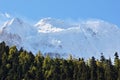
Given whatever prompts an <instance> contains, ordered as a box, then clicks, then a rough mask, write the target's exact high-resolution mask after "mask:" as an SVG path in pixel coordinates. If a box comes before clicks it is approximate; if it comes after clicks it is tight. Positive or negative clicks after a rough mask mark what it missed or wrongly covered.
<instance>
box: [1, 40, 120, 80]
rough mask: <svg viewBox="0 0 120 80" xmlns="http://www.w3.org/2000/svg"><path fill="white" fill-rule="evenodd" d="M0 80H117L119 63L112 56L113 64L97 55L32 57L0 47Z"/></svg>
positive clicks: (14, 48) (39, 55)
mask: <svg viewBox="0 0 120 80" xmlns="http://www.w3.org/2000/svg"><path fill="white" fill-rule="evenodd" d="M0 80H120V59H119V55H118V53H117V52H116V53H115V57H114V63H113V62H112V61H111V59H110V58H109V59H106V58H105V57H104V55H103V54H101V56H100V59H95V57H94V56H93V57H91V58H90V59H88V60H84V59H83V58H78V59H77V58H73V57H72V56H71V55H70V56H69V58H67V59H64V58H60V57H55V58H51V57H50V56H49V55H46V56H43V55H42V53H41V52H40V51H39V52H38V53H37V54H36V55H34V54H33V53H32V52H27V51H26V50H24V49H23V48H21V49H20V50H18V49H17V48H16V46H12V47H9V46H7V45H6V44H5V42H2V43H0Z"/></svg>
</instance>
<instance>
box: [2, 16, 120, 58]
mask: <svg viewBox="0 0 120 80" xmlns="http://www.w3.org/2000/svg"><path fill="white" fill-rule="evenodd" d="M1 27H2V29H1V31H0V41H5V42H6V43H7V44H8V45H10V46H12V45H17V47H18V48H20V47H23V48H24V49H27V50H28V51H32V52H34V53H37V52H38V51H39V50H40V51H41V52H42V53H59V54H60V55H61V56H67V55H69V54H72V55H73V56H75V57H84V58H89V57H91V56H96V57H98V56H100V53H104V55H105V56H106V57H112V56H113V54H114V53H115V52H116V51H117V52H118V53H120V45H119V44H120V29H119V28H118V27H117V26H116V25H114V24H110V23H108V22H105V21H102V20H88V21H84V22H80V23H74V24H73V23H69V22H66V21H63V20H59V19H53V18H44V19H41V20H40V21H39V22H38V23H36V24H35V25H33V26H32V25H29V24H28V23H26V22H24V21H22V20H21V19H19V18H13V19H12V20H9V21H6V22H5V23H4V24H3V25H2V26H1Z"/></svg>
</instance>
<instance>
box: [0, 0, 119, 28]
mask: <svg viewBox="0 0 120 80" xmlns="http://www.w3.org/2000/svg"><path fill="white" fill-rule="evenodd" d="M0 12H3V13H5V12H7V13H9V14H12V15H14V16H22V17H26V18H27V19H30V20H36V21H37V20H39V19H41V18H45V17H53V18H59V19H73V20H78V19H82V20H84V19H85V20H86V19H91V18H93V19H101V20H105V21H108V22H110V23H113V24H116V25H118V26H120V16H119V15H120V0H0Z"/></svg>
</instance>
